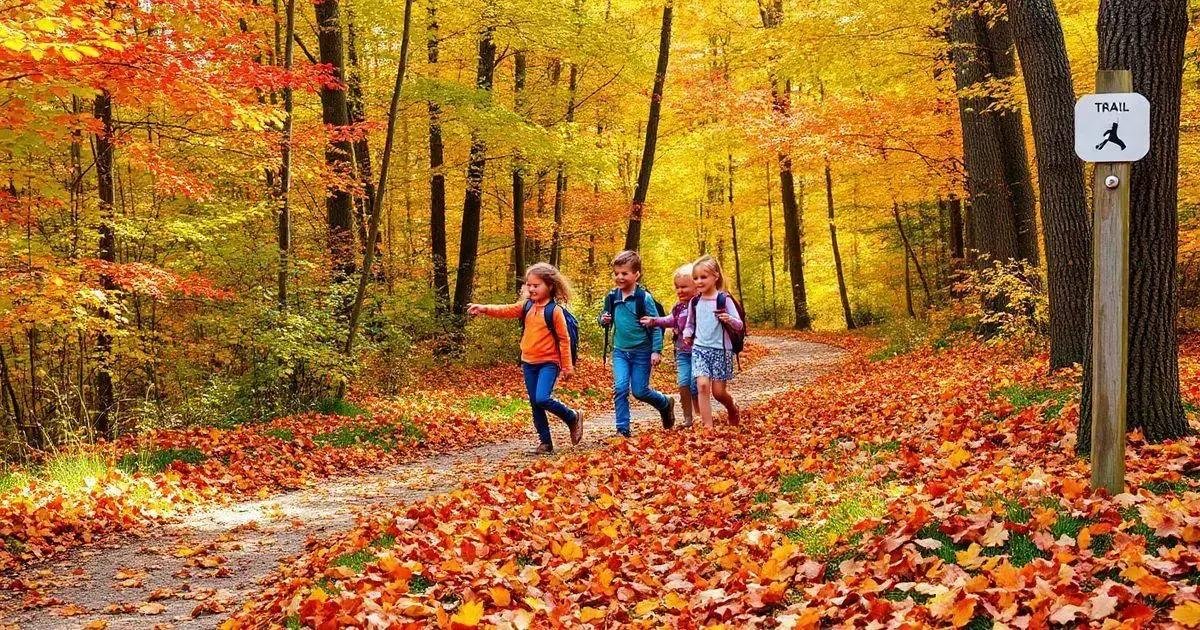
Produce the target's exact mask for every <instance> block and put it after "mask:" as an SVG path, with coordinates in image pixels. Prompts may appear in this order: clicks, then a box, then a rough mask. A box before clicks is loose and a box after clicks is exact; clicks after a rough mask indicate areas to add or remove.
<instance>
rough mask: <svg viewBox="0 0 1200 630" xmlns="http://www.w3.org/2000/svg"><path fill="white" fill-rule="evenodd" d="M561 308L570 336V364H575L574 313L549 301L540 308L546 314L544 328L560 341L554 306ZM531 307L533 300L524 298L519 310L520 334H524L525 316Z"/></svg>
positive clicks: (576, 349)
mask: <svg viewBox="0 0 1200 630" xmlns="http://www.w3.org/2000/svg"><path fill="white" fill-rule="evenodd" d="M556 306H557V307H558V308H561V309H562V312H563V318H564V319H566V320H567V335H568V336H570V337H571V365H575V363H576V362H578V361H579V320H577V319H575V314H574V313H572V312H571V311H570V310H568V309H567V307H565V306H563V305H562V304H559V303H558V302H553V301H552V302H550V303H549V304H547V305H546V308H544V309H542V314H543V315H545V316H546V329H547V330H549V331H550V334H551V335H553V336H554V342H555V343H556V344H557V343H561V340H559V338H558V329H557V328H555V326H554V307H556ZM532 309H533V300H525V308H524V309H522V310H521V335H522V336H524V334H525V318H527V317H529V311H530V310H532Z"/></svg>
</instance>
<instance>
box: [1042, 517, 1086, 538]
mask: <svg viewBox="0 0 1200 630" xmlns="http://www.w3.org/2000/svg"><path fill="white" fill-rule="evenodd" d="M1089 524H1091V521H1089V520H1087V519H1086V518H1079V517H1077V516H1071V515H1070V514H1060V515H1059V516H1058V520H1057V521H1054V525H1051V526H1050V533H1051V534H1052V535H1053V536H1054V539H1055V540H1058V539H1059V538H1061V537H1063V536H1070V537H1071V538H1079V532H1080V531H1081V530H1083V528H1084V527H1087V526H1088V525H1089Z"/></svg>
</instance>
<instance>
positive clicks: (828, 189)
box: [825, 160, 854, 330]
mask: <svg viewBox="0 0 1200 630" xmlns="http://www.w3.org/2000/svg"><path fill="white" fill-rule="evenodd" d="M825 205H826V209H827V210H828V211H829V243H830V245H832V246H833V267H834V270H835V271H836V272H837V283H838V297H839V298H840V299H841V302H842V316H843V317H844V318H845V320H846V330H854V313H853V312H852V311H851V310H850V295H849V293H848V292H847V291H846V275H845V273H843V271H842V253H841V252H840V251H839V250H838V240H837V222H836V220H835V219H834V210H833V172H832V169H831V168H830V166H829V161H828V160H826V161H825Z"/></svg>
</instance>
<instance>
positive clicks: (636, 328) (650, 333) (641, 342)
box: [600, 289, 663, 352]
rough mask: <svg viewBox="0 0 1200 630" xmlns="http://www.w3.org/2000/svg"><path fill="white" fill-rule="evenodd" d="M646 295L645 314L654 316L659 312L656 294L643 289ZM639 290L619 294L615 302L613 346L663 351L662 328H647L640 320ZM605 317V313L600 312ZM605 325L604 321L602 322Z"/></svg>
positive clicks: (629, 349) (634, 349) (622, 348)
mask: <svg viewBox="0 0 1200 630" xmlns="http://www.w3.org/2000/svg"><path fill="white" fill-rule="evenodd" d="M642 291H643V294H644V295H645V298H644V300H645V304H644V308H643V309H642V313H643V314H644V315H650V316H654V315H657V314H658V307H657V306H655V304H654V296H652V295H650V292H649V291H646V290H645V289H643V290H642ZM635 296H637V291H636V290H635V291H634V292H633V293H631V294H630V295H624V294H619V295H618V296H617V297H618V299H617V300H615V301H614V303H613V312H612V313H610V314H611V315H612V318H613V320H612V327H613V347H614V348H616V349H617V350H625V351H638V350H649V351H651V352H662V347H663V333H662V329H661V328H654V327H650V328H646V327H644V326H642V324H641V322H639V321H638V316H637V303H636V300H635ZM600 316H601V317H603V316H604V313H600ZM601 325H603V322H601Z"/></svg>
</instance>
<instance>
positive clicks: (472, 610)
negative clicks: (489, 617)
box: [450, 600, 483, 628]
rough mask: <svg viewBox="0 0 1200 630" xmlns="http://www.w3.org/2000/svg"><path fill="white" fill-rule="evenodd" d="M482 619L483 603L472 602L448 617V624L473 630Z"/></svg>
mask: <svg viewBox="0 0 1200 630" xmlns="http://www.w3.org/2000/svg"><path fill="white" fill-rule="evenodd" d="M482 619H483V602H481V601H479V600H474V601H470V602H467V603H465V604H463V605H462V608H459V609H458V610H457V611H456V612H455V613H454V615H453V616H451V617H450V623H452V624H455V625H459V626H467V627H468V628H474V627H475V626H478V625H479V622H480V620H482Z"/></svg>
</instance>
